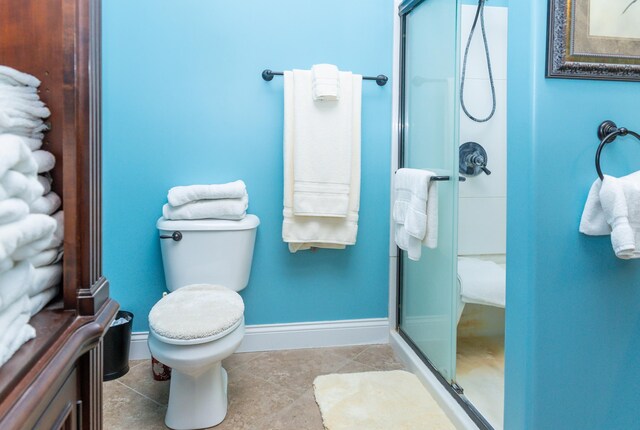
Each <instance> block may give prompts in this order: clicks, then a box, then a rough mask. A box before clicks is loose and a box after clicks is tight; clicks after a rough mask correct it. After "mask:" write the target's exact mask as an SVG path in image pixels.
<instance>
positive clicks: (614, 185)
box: [580, 171, 640, 260]
mask: <svg viewBox="0 0 640 430" xmlns="http://www.w3.org/2000/svg"><path fill="white" fill-rule="evenodd" d="M580 232H581V233H584V234H587V235H590V236H604V235H608V234H610V235H611V245H612V247H613V251H614V252H615V254H616V257H618V258H621V259H624V260H628V259H632V258H640V171H639V172H635V173H632V174H630V175H627V176H624V177H622V178H614V177H612V176H608V175H605V176H604V181H601V180H600V179H599V178H598V179H596V181H595V182H594V183H593V185H592V186H591V189H590V190H589V196H588V197H587V202H586V204H585V207H584V211H583V213H582V219H581V220H580Z"/></svg>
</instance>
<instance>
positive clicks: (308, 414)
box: [103, 345, 404, 430]
mask: <svg viewBox="0 0 640 430" xmlns="http://www.w3.org/2000/svg"><path fill="white" fill-rule="evenodd" d="M223 366H224V367H225V369H227V371H228V372H229V410H228V412H227V417H226V418H225V420H224V421H223V422H222V423H221V424H220V425H218V426H216V427H213V428H214V429H216V430H228V429H232V430H245V429H247V430H316V429H317V430H322V429H323V425H322V419H321V417H320V411H319V409H318V406H317V405H316V402H315V398H314V395H313V380H314V379H315V377H316V376H318V375H324V374H329V373H351V372H366V371H374V370H396V369H403V368H404V367H403V365H402V364H401V363H400V362H399V361H398V360H397V358H396V357H395V355H394V353H393V351H392V349H391V347H389V346H388V345H362V346H350V347H343V348H318V349H301V350H291V351H272V352H258V353H243V354H234V355H232V356H231V357H229V358H228V359H226V360H224V362H223ZM103 386H104V403H103V405H104V406H103V415H104V428H105V430H120V429H122V430H125V429H126V430H132V429H135V430H147V429H165V428H166V427H165V425H164V415H165V412H166V409H167V400H168V398H169V382H157V381H154V380H153V377H152V375H151V364H150V360H142V361H132V362H131V370H129V373H128V374H127V375H125V376H123V377H122V378H120V379H117V380H115V381H110V382H105V383H104V385H103Z"/></svg>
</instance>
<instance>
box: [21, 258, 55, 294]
mask: <svg viewBox="0 0 640 430" xmlns="http://www.w3.org/2000/svg"><path fill="white" fill-rule="evenodd" d="M61 280H62V263H56V264H52V265H50V266H42V267H37V268H35V269H33V279H32V281H31V285H29V288H28V289H27V294H29V297H33V296H35V295H36V294H40V293H41V292H43V291H44V290H47V289H49V288H51V287H55V286H56V285H58V284H59V283H60V281H61Z"/></svg>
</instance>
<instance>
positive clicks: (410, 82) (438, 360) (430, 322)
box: [399, 0, 458, 383]
mask: <svg viewBox="0 0 640 430" xmlns="http://www.w3.org/2000/svg"><path fill="white" fill-rule="evenodd" d="M407 4H409V7H410V11H409V12H407V10H406V9H408V8H407V7H405V11H402V9H403V6H405V5H407ZM416 5H417V6H416ZM401 14H403V33H404V38H403V40H404V47H403V50H402V53H403V54H402V58H403V61H402V63H403V73H404V81H403V82H404V83H403V85H402V97H403V107H402V113H401V116H402V118H401V121H402V122H401V125H402V133H401V154H400V158H401V165H402V166H403V167H410V168H415V169H427V170H431V171H433V172H435V173H437V174H438V175H443V176H449V177H450V180H448V181H443V182H438V186H437V187H438V244H437V247H436V248H435V249H429V248H426V247H423V248H422V257H421V259H420V260H419V261H412V260H409V259H408V258H407V255H406V253H405V252H402V255H401V256H399V258H400V261H401V263H400V273H401V275H400V276H401V282H400V302H399V307H400V309H399V327H400V331H401V333H402V334H403V335H404V337H405V338H408V340H409V341H410V342H411V343H413V345H414V347H415V348H417V349H418V350H419V351H420V352H421V353H422V355H424V356H425V357H426V358H427V359H428V361H429V362H430V363H431V365H432V366H433V367H435V369H436V370H437V371H438V372H439V373H440V374H441V375H442V376H443V377H444V378H445V379H446V380H447V382H449V383H451V382H453V381H454V379H455V368H456V366H455V357H456V325H457V219H458V214H457V210H458V208H457V202H458V154H457V152H458V147H457V144H456V142H457V141H458V137H457V135H458V103H457V94H458V91H457V82H458V80H457V70H458V67H457V57H458V55H457V46H458V43H457V37H458V30H457V25H458V5H457V2H456V1H451V0H424V1H422V2H418V1H405V2H404V3H403V5H401Z"/></svg>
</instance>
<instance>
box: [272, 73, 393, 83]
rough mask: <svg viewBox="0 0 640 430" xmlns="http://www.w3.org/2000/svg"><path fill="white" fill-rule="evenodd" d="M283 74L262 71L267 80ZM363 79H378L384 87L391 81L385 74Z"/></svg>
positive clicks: (377, 81)
mask: <svg viewBox="0 0 640 430" xmlns="http://www.w3.org/2000/svg"><path fill="white" fill-rule="evenodd" d="M282 75H284V72H274V71H272V70H269V69H264V70H263V71H262V79H264V80H265V81H267V82H268V81H270V80H272V79H273V77H274V76H282ZM362 79H363V80H365V81H376V83H377V84H378V85H380V86H381V87H384V86H385V85H386V84H387V82H388V81H389V78H387V77H386V76H385V75H378V76H363V77H362Z"/></svg>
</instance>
